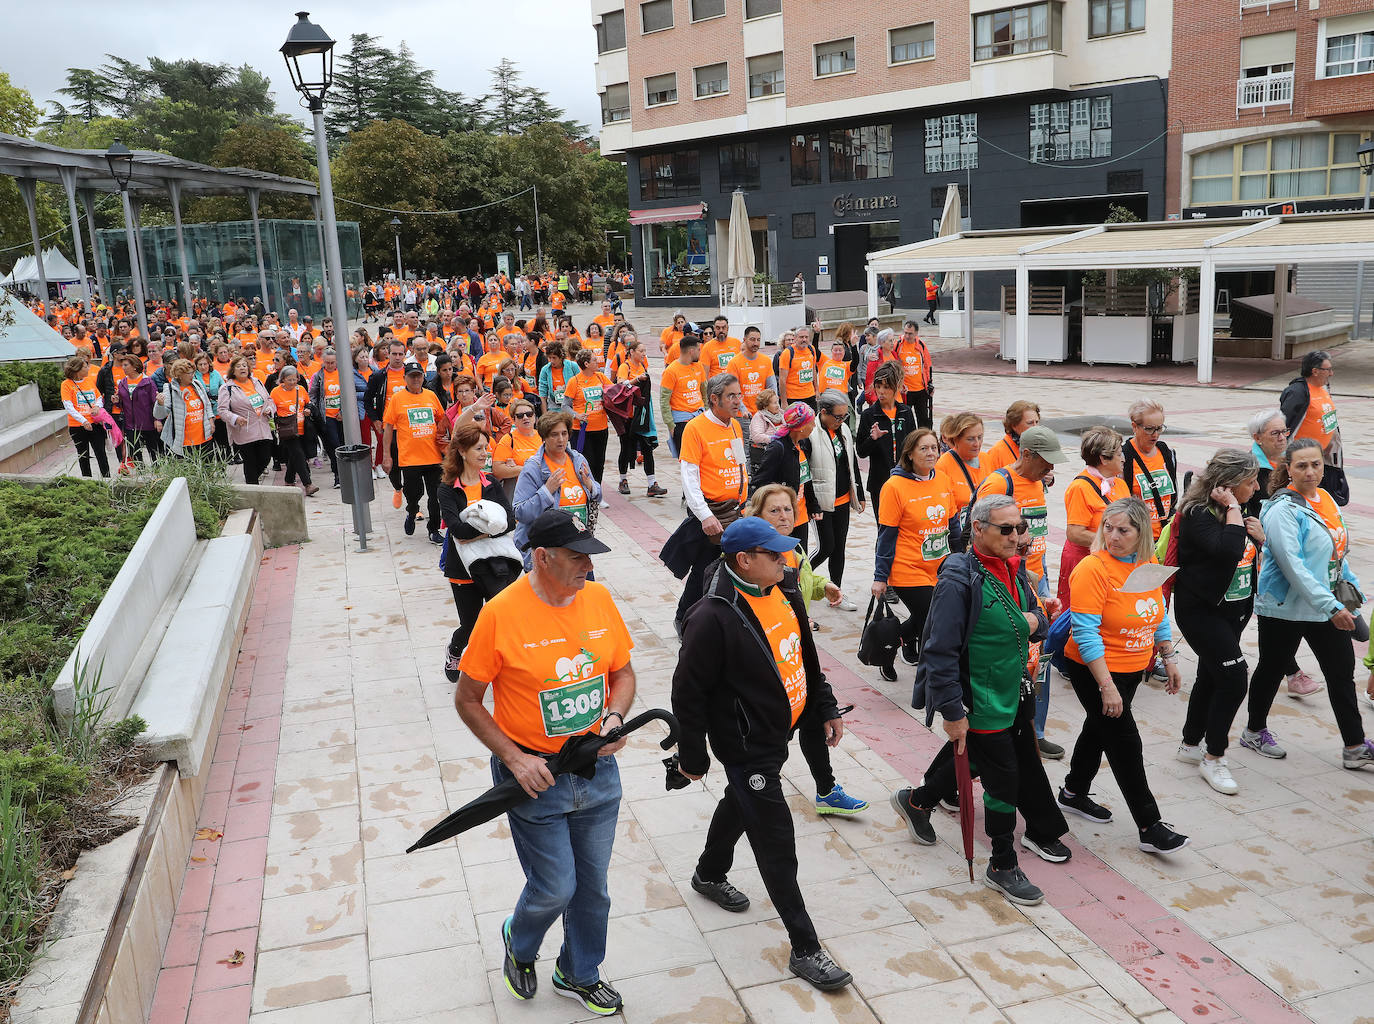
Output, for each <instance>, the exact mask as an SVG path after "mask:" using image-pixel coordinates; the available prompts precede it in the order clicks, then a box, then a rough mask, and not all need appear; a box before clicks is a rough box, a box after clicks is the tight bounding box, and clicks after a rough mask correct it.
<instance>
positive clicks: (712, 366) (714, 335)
mask: <svg viewBox="0 0 1374 1024" xmlns="http://www.w3.org/2000/svg"><path fill="white" fill-rule="evenodd" d="M705 342H706V343H705V344H704V345H702V346H701V362H702V365H704V366H705V367H706V376H707V377H714V376H715V375H716V374H718V373H724V372H725V368H726V367H727V366H729V365H730V360H732V359H734V358H735V356H737V355H739V354H740V349H741V348H743V346H742V345H741V344H740V340H739V339H738V338H732V337H730V321H729V320H728V319H727V318H726V317H725V315H724V314H721V315H720V316H717V317H716V319H715V322H714V323H713V324H712V325H711V333H710V334H709V335H707V336H706V339H705Z"/></svg>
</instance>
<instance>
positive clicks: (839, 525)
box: [811, 501, 851, 587]
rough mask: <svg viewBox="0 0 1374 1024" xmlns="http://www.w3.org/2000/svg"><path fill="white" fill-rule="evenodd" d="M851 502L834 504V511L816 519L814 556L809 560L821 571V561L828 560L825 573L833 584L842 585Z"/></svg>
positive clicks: (812, 565)
mask: <svg viewBox="0 0 1374 1024" xmlns="http://www.w3.org/2000/svg"><path fill="white" fill-rule="evenodd" d="M850 504H851V502H848V501H847V502H845V503H844V504H843V505H836V506H835V511H834V512H826V513H825V514H824V515H822V516H821V517H820V519H818V520H816V545H817V547H816V557H815V558H813V559H812V560H811V568H813V569H815V570H816V571H817V572H820V571H821V563H822V562H824V561H826V560H827V559H828V560H829V561H830V572H829V573H828V574H827V575H828V576H829V577H830V579H831V581H832V582H834V584H835V586H837V587H842V586H844V545H845V542H846V541H847V540H849V506H850Z"/></svg>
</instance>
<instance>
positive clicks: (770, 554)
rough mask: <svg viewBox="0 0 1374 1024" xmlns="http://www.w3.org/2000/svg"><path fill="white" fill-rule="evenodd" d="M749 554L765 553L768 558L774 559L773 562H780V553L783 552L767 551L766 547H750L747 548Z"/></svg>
mask: <svg viewBox="0 0 1374 1024" xmlns="http://www.w3.org/2000/svg"><path fill="white" fill-rule="evenodd" d="M749 554H751V555H767V556H768V557H769V558H771V559H773V561H775V562H780V561H782V554H783V553H782V552H781V551H769V550H768V549H767V548H750V549H749Z"/></svg>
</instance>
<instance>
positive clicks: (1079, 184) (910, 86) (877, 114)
mask: <svg viewBox="0 0 1374 1024" xmlns="http://www.w3.org/2000/svg"><path fill="white" fill-rule="evenodd" d="M591 2H592V20H593V25H594V28H595V31H596V35H597V49H598V53H599V57H598V61H597V68H596V82H597V90H598V92H599V93H600V96H601V106H602V121H603V125H602V129H601V150H602V152H603V153H604V154H605V155H607V156H610V157H614V158H620V159H624V160H625V161H626V164H627V166H628V170H629V175H628V177H629V205H630V211H631V224H632V228H631V234H632V236H633V237H632V239H631V248H632V250H633V258H634V267H635V271H636V300H637V301H639V302H641V303H645V304H649V305H654V304H658V305H675V304H686V303H687V302H690V301H691V300H690V298H689V296H701V297H705V296H710V295H717V294H719V288H720V283H721V279H722V277H723V275H724V270H725V268H724V262H725V261H724V252H725V239H726V235H727V227H728V220H729V215H730V202H731V194H732V193H733V192H734V191H735V190H736V189H737V188H738V189H743V190H744V192H745V193H746V200H747V203H748V207H749V213H750V223H751V228H752V229H753V233H754V243H755V253H756V264H757V265H758V267H759V268H760V269H761V270H763V269H766V270H767V271H768V272H769V273H770V274H771V275H772V276H773V277H774V279H776V280H778V281H783V282H786V281H790V280H792V279H793V277H794V276H795V275H796V274H797V273H801V274H802V275H803V278H804V279H805V282H806V286H807V289H808V291H816V290H818V289H819V290H825V289H827V288H829V289H835V290H850V289H862V288H863V287H864V269H863V267H864V254H865V253H866V252H869V251H872V250H875V249H879V248H884V247H887V246H891V245H897V244H902V243H907V242H914V241H919V240H921V239H924V238H929V237H931V236H932V235H933V234H934V233H935V228H936V223H937V221H938V219H939V216H940V212H941V207H942V205H943V201H944V196H945V192H946V189H947V186H948V185H949V184H951V183H954V184H957V185H959V186H960V187H961V189H962V190H963V194H964V213H965V217H966V222H965V223H966V226H971V227H974V228H994V227H1017V226H1030V225H1043V224H1075V223H1093V222H1100V221H1101V220H1102V219H1103V218H1104V217H1105V216H1106V214H1107V210H1108V207H1109V205H1111V204H1120V205H1122V206H1125V207H1127V208H1129V209H1131V210H1133V211H1134V212H1135V213H1137V214H1138V215H1139V216H1141V217H1144V218H1148V219H1155V220H1158V219H1163V217H1164V215H1165V202H1164V200H1165V182H1164V175H1165V156H1166V134H1167V120H1166V112H1167V109H1168V92H1169V82H1168V79H1169V72H1170V69H1169V54H1170V43H1171V40H1172V39H1174V38H1175V36H1176V32H1175V29H1174V24H1173V21H1174V17H1175V14H1174V10H1173V5H1172V3H1171V2H1170V0H1062V2H1061V0H1041V2H1028V3H1022V4H1020V5H1015V6H1009V5H1008V3H1007V0H925V2H922V3H911V2H898V0H870V2H869V3H866V4H863V5H849V4H836V3H822V2H819V0H591ZM1233 14H1234V12H1233ZM1247 17H1248V15H1247ZM1232 77H1234V75H1233V76H1232ZM1226 91H1227V92H1228V93H1229V86H1228V89H1227V90H1226ZM1232 114H1234V111H1232ZM1047 283H1048V282H1047ZM902 287H904V288H905V289H907V290H914V289H915V287H916V283H915V282H906V283H904V284H903V285H902ZM983 294H984V295H985V296H988V301H991V296H993V295H995V294H996V289H995V288H989V289H987V290H985V291H984V293H983ZM902 297H903V299H904V301H911V300H912V299H913V297H912V296H908V295H905V294H903V296H902Z"/></svg>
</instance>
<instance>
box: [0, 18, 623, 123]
mask: <svg viewBox="0 0 1374 1024" xmlns="http://www.w3.org/2000/svg"><path fill="white" fill-rule="evenodd" d="M300 6H304V7H309V8H310V9H311V20H312V21H314V22H315V23H316V24H318V25H320V26H321V27H323V28H324V29H325V31H327V32H328V33H329V34H330V35H331V36H333V38H335V39H336V40H338V41H339V44H340V45H339V49H338V50H336V51H335V52H336V56H337V54H338V53H339V52H340V51H346V49H347V44H348V37H349V36H350V35H352V34H353V33H361V32H365V33H369V34H371V35H376V36H380V37H381V39H382V41H383V43H386V44H390V45H399V44H400V42H401V41H402V40H404V41H405V42H407V43H409V45H410V48H411V50H412V51H413V52H414V54H415V58H416V60H418V61H419V62H420V64H421V65H423V66H424V67H428V68H432V69H433V70H434V71H435V80H436V83H437V84H438V85H439V86H440V87H441V88H444V89H449V90H451V91H456V92H461V93H463V94H464V95H466V96H480V95H482V94H483V93H485V92H486V91H487V87H488V83H489V80H490V76H489V75H488V69H490V68H492V67H494V66H495V65H496V63H497V61H499V60H500V59H501V58H502V57H510V58H511V59H512V60H514V61H515V62H516V63H517V64H519V66H520V69H521V71H522V72H524V80H525V82H526V83H527V84H529V85H533V86H537V87H538V88H540V89H543V90H544V91H545V92H547V93H548V94H549V98H550V99H551V101H552V102H553V104H554V105H555V106H559V107H562V108H563V109H564V110H566V111H567V112H568V115H569V116H570V117H572V118H575V119H576V120H578V121H581V122H582V123H583V124H585V125H587V126H589V127H590V128H592V129H593V131H595V130H596V128H597V126H598V125H599V124H600V120H601V108H600V104H599V101H598V100H597V97H596V79H595V74H594V72H593V69H592V65H593V62H594V61H595V60H596V39H595V36H594V34H593V32H592V28H591V11H590V5H589V4H588V3H587V2H586V0H499V2H498V3H496V4H492V5H487V4H481V3H478V2H477V0H458V2H454V0H391V2H382V3H378V2H376V0H368V2H363V0H331V2H330V3H328V4H326V3H323V2H320V3H316V4H314V5H312V4H311V3H310V0H304V2H303V3H301V4H300ZM6 7H7V10H6V12H5V29H6V35H7V36H8V38H9V39H10V40H11V43H12V44H13V43H14V42H15V41H20V40H26V39H27V40H29V41H30V44H31V45H10V46H8V47H6V53H5V57H4V60H3V61H0V70H4V71H6V72H7V73H8V74H9V76H10V80H11V81H12V82H13V83H14V84H15V85H17V86H19V87H21V88H24V89H27V90H29V92H30V93H32V94H33V99H34V102H35V103H37V104H38V105H39V106H40V107H43V108H44V112H45V113H46V112H47V106H46V105H47V101H48V100H50V99H56V98H60V97H58V96H57V90H58V89H60V88H61V87H62V86H63V85H64V84H65V77H66V69H67V68H69V67H86V68H95V67H99V66H100V65H101V64H102V63H104V61H105V54H106V53H114V54H118V55H119V56H121V57H127V58H128V59H130V60H134V61H138V62H139V63H143V62H144V61H145V59H146V58H147V57H149V56H156V57H163V58H166V59H176V58H180V57H195V58H198V59H200V60H207V61H217V62H221V63H226V64H231V65H234V66H237V65H239V64H250V65H252V66H253V67H254V68H256V69H257V70H258V71H260V72H262V73H263V74H266V75H268V76H269V77H270V78H271V79H272V85H273V92H274V96H275V99H276V102H277V107H278V109H280V110H282V111H291V112H294V113H297V114H300V113H302V112H301V111H300V108H299V107H297V106H296V102H295V101H296V95H295V92H294V91H293V90H292V88H291V80H290V79H289V78H288V77H287V74H286V65H285V64H284V63H283V61H282V57H281V54H280V53H278V52H277V50H278V48H279V47H280V46H281V44H282V41H283V40H285V38H286V33H287V32H288V31H289V30H290V28H291V25H292V24H293V23H294V22H295V20H296V19H295V15H294V13H293V12H294V11H295V9H296V7H297V5H296V4H294V3H291V2H290V0H287V2H277V3H270V2H267V0H217V2H214V3H206V2H205V0H186V2H182V3H172V2H171V0H151V2H149V0H116V2H115V3H111V2H110V0H99V2H95V0H55V2H53V3H34V2H27V0H11V2H9V3H7V4H6Z"/></svg>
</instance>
